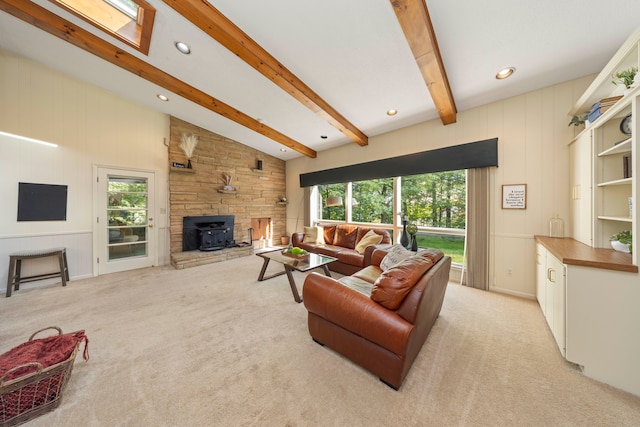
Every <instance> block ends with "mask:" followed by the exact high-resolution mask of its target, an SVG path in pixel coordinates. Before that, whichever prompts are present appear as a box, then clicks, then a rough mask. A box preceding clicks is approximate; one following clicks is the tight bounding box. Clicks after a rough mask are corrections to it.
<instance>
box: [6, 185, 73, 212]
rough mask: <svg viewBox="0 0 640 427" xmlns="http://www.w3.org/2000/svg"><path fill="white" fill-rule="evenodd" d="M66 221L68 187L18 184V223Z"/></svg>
mask: <svg viewBox="0 0 640 427" xmlns="http://www.w3.org/2000/svg"><path fill="white" fill-rule="evenodd" d="M66 220H67V186H66V185H52V184H32V183H30V182H19V183H18V221H66Z"/></svg>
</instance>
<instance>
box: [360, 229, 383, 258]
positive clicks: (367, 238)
mask: <svg viewBox="0 0 640 427" xmlns="http://www.w3.org/2000/svg"><path fill="white" fill-rule="evenodd" d="M381 241H382V236H381V235H379V234H378V233H376V232H375V231H373V230H369V231H368V232H367V234H365V235H364V236H362V239H360V241H359V242H358V244H357V245H356V251H357V252H358V253H359V254H363V253H364V250H365V249H366V248H367V246H370V245H377V244H378V243H380V242H381Z"/></svg>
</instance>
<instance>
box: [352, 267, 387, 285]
mask: <svg viewBox="0 0 640 427" xmlns="http://www.w3.org/2000/svg"><path fill="white" fill-rule="evenodd" d="M380 274H382V270H380V267H378V266H376V265H369V266H367V267H365V268H363V269H362V270H360V271H357V272H355V273H353V274H352V275H351V276H352V277H356V278H358V279H362V280H364V281H366V282H369V283H371V285H373V284H374V283H375V281H376V280H377V279H378V277H380Z"/></svg>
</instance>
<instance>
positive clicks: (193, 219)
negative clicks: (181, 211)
mask: <svg viewBox="0 0 640 427" xmlns="http://www.w3.org/2000/svg"><path fill="white" fill-rule="evenodd" d="M233 222H234V217H233V215H215V216H185V217H183V218H182V251H183V252H187V251H195V250H201V251H217V250H220V249H224V248H232V247H235V246H236V244H235V240H234V239H233Z"/></svg>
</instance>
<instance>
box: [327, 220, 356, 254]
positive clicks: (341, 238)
mask: <svg viewBox="0 0 640 427" xmlns="http://www.w3.org/2000/svg"><path fill="white" fill-rule="evenodd" d="M356 237H358V227H357V226H355V225H339V226H338V227H336V234H335V236H334V237H333V244H334V245H335V246H343V247H345V248H349V249H355V247H356Z"/></svg>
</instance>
